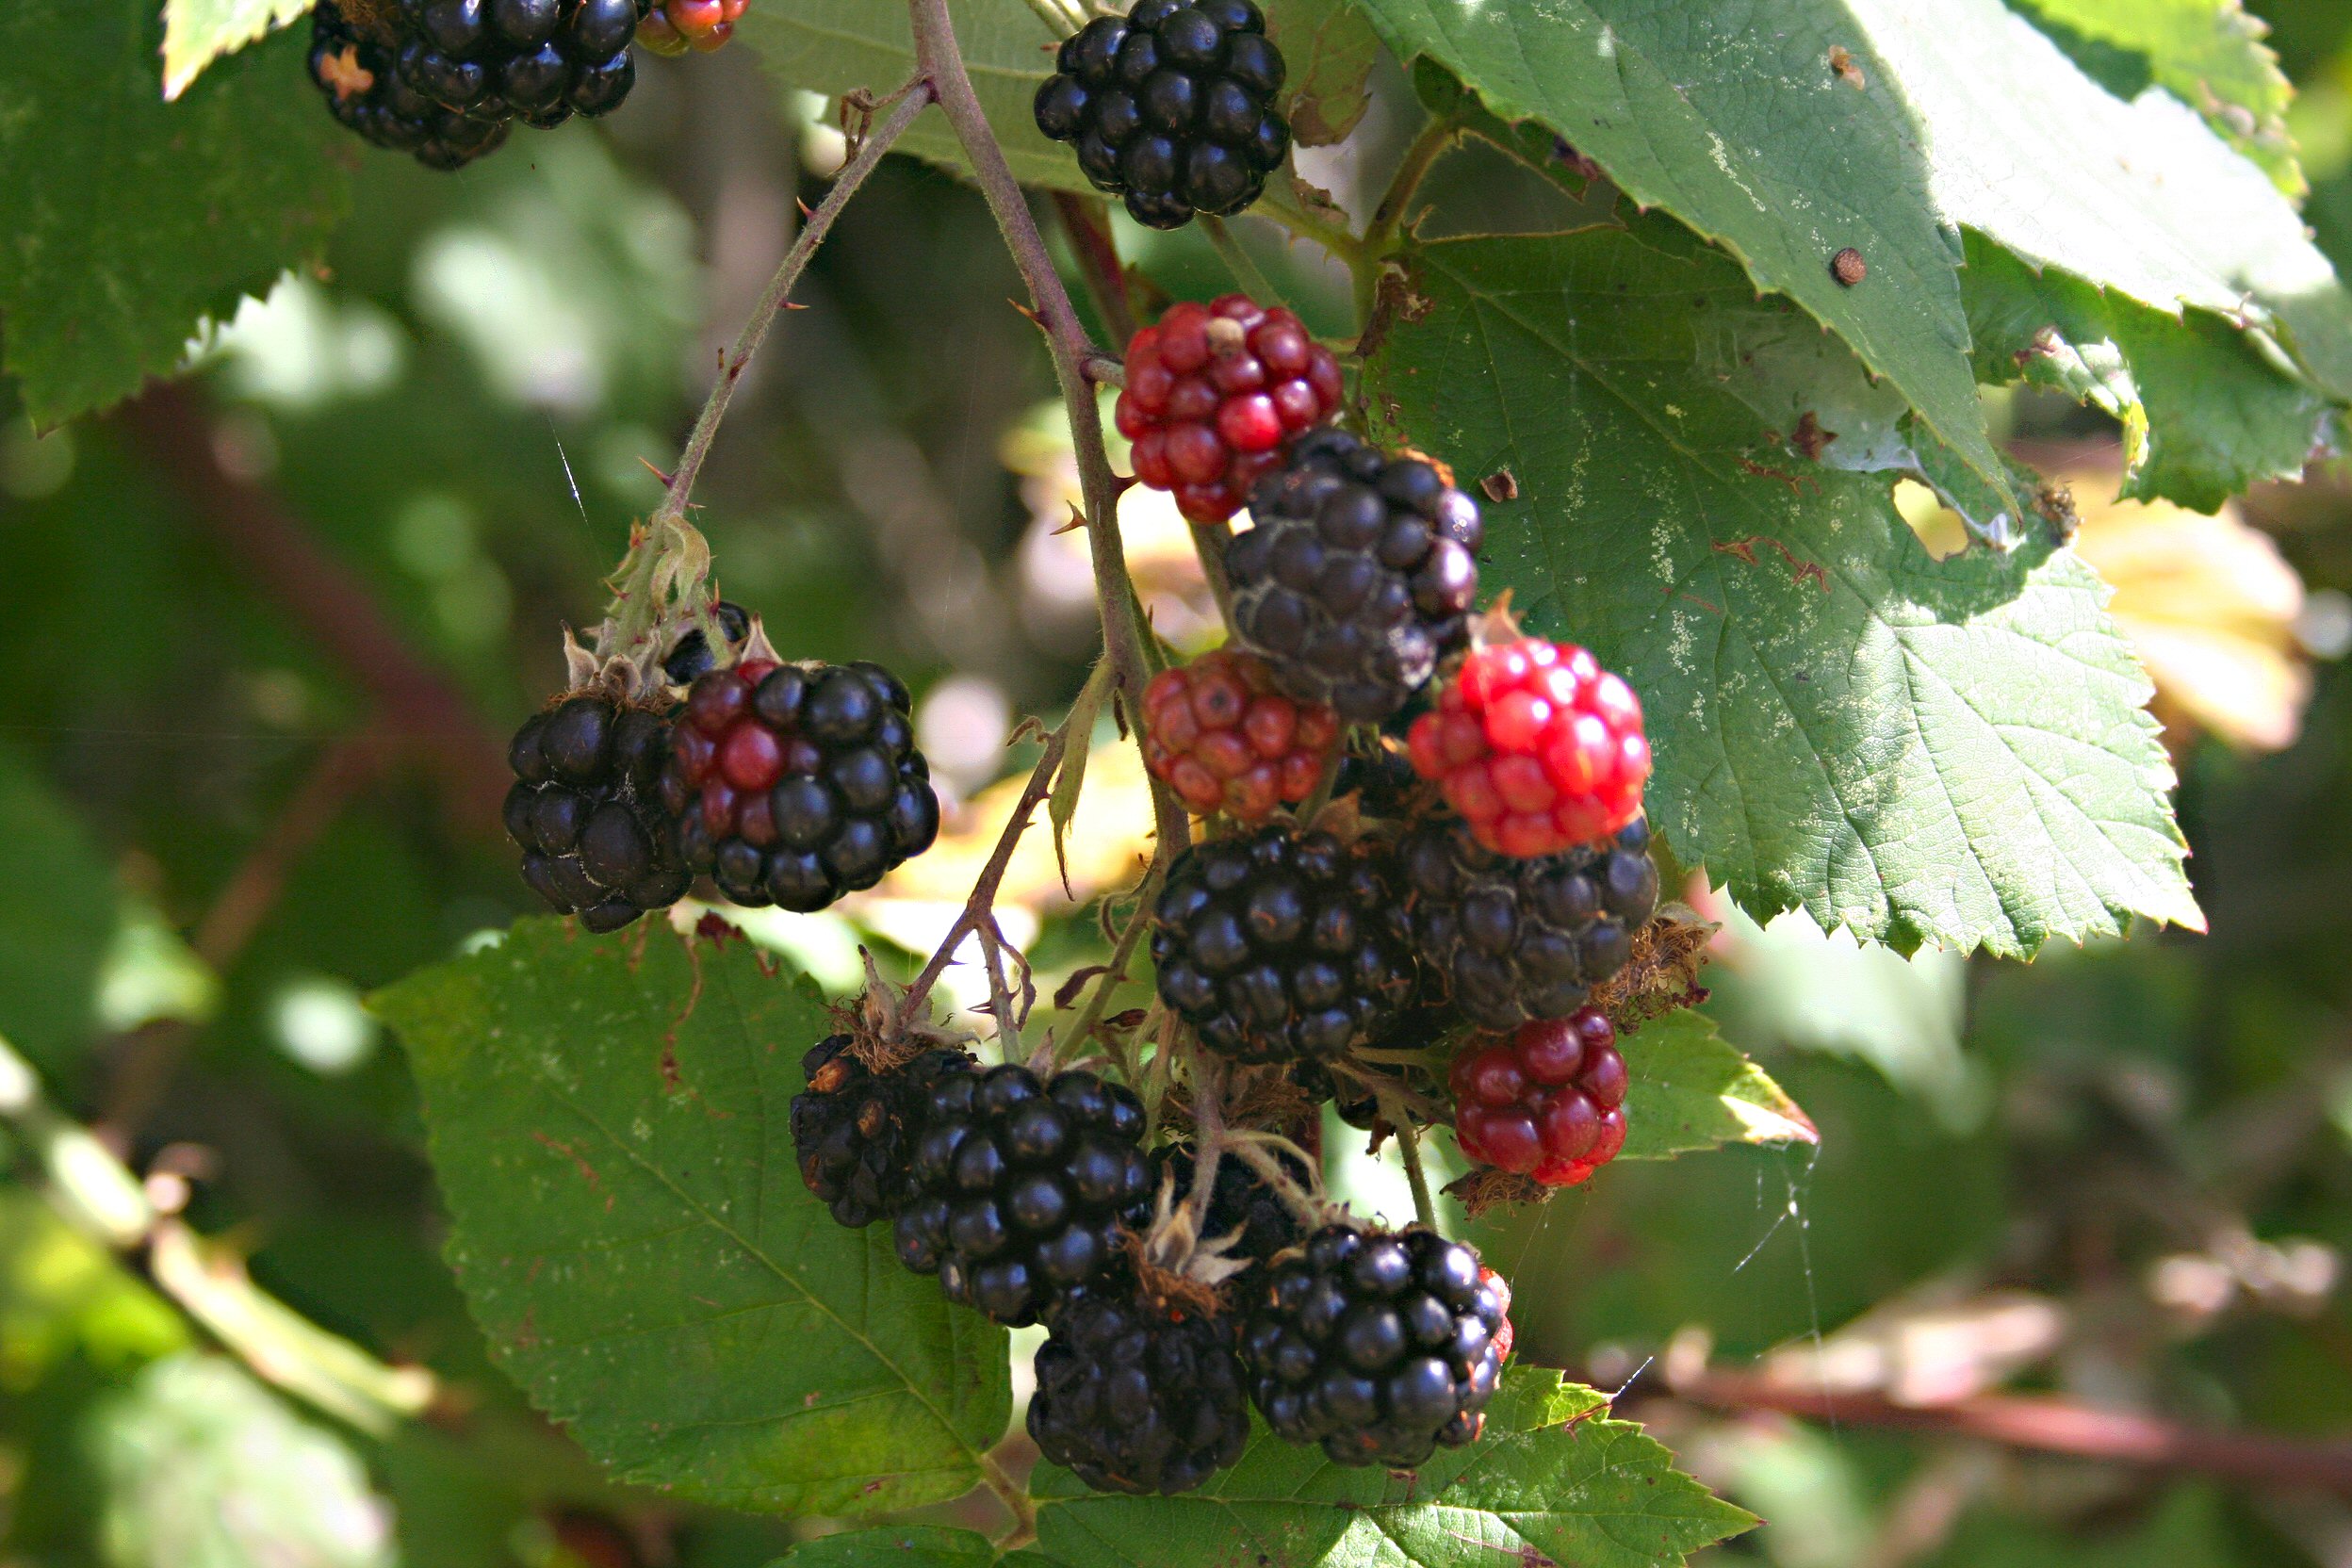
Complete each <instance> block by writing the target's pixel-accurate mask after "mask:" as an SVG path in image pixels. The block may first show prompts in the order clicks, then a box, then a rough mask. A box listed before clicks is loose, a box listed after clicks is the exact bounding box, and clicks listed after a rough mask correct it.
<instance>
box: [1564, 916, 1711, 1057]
mask: <svg viewBox="0 0 2352 1568" xmlns="http://www.w3.org/2000/svg"><path fill="white" fill-rule="evenodd" d="M1716 930H1717V927H1716V925H1715V924H1714V923H1711V922H1708V921H1703V920H1701V919H1700V918H1699V917H1698V915H1697V914H1696V913H1695V912H1694V911H1693V910H1691V908H1689V907H1686V906H1684V905H1680V904H1671V905H1668V906H1667V907H1665V908H1663V909H1661V910H1659V911H1658V915H1657V917H1656V918H1655V919H1653V920H1652V921H1651V922H1650V923H1648V924H1647V925H1644V926H1642V928H1641V929H1640V930H1638V931H1636V932H1634V933H1633V956H1632V957H1631V958H1629V959H1627V960H1626V961H1625V968H1623V969H1621V970H1619V971H1618V972H1616V973H1615V974H1613V975H1611V976H1609V978H1608V979H1607V980H1604V981H1602V982H1601V983H1600V984H1599V985H1597V986H1595V987H1593V992H1592V995H1591V997H1590V998H1589V1001H1590V1003H1591V1005H1593V1006H1595V1007H1598V1008H1599V1009H1600V1010H1601V1011H1602V1012H1604V1013H1606V1014H1608V1015H1609V1021H1610V1022H1611V1023H1613V1024H1615V1025H1616V1026H1617V1027H1618V1028H1620V1029H1623V1030H1625V1031H1627V1032H1630V1031H1632V1030H1633V1029H1635V1028H1638V1027H1639V1026H1641V1025H1642V1024H1644V1023H1647V1022H1648V1021H1650V1020H1652V1019H1656V1018H1663V1017H1665V1016H1666V1015H1667V1014H1668V1013H1674V1012H1680V1011H1681V1010H1682V1009H1683V1008H1685V1007H1695V1006H1697V1005H1699V1004H1700V1003H1702V1002H1705V1001H1706V1000H1707V988H1706V987H1705V986H1702V985H1700V984H1699V971H1700V970H1701V969H1703V968H1705V967H1706V965H1707V948H1708V944H1709V943H1710V942H1711V941H1713V939H1714V937H1715V932H1716Z"/></svg>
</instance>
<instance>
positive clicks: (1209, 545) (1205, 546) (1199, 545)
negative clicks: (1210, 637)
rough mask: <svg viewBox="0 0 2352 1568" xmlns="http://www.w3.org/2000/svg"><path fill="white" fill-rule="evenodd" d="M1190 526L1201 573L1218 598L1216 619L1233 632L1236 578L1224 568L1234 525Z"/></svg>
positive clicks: (1211, 594) (1205, 524)
mask: <svg viewBox="0 0 2352 1568" xmlns="http://www.w3.org/2000/svg"><path fill="white" fill-rule="evenodd" d="M1186 521H1187V522H1190V519H1189V518H1187V519H1186ZM1191 528H1192V552H1193V554H1195V555H1197V556H1199V557H1200V558H1201V576H1202V577H1203V578H1205V579H1207V580H1208V584H1209V594H1210V596H1211V597H1213V598H1215V599H1216V600H1217V618H1218V619H1219V620H1221V621H1223V622H1224V623H1225V629H1226V630H1227V631H1229V632H1230V631H1231V630H1232V629H1233V578H1232V577H1230V576H1229V575H1227V573H1226V571H1225V547H1226V546H1227V545H1228V544H1230V543H1232V541H1233V524H1232V523H1231V522H1223V523H1191Z"/></svg>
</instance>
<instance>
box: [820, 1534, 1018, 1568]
mask: <svg viewBox="0 0 2352 1568" xmlns="http://www.w3.org/2000/svg"><path fill="white" fill-rule="evenodd" d="M995 1560H996V1548H995V1547H994V1546H992V1545H990V1544H988V1537H987V1536H985V1535H976V1534H974V1533H973V1532H972V1531H971V1530H953V1529H947V1528H945V1527H941V1526H938V1525H890V1526H886V1527H883V1528H880V1529H872V1530H853V1531H849V1532H847V1533H844V1534H841V1535H827V1536H820V1537H819V1538H818V1539H816V1540H814V1541H809V1542H805V1543H803V1544H800V1545H798V1546H794V1547H793V1548H792V1550H791V1551H789V1552H786V1553H785V1554H784V1556H783V1558H782V1559H781V1560H779V1561H777V1562H776V1564H775V1565H774V1568H988V1565H989V1564H990V1563H992V1562H994V1561H995Z"/></svg>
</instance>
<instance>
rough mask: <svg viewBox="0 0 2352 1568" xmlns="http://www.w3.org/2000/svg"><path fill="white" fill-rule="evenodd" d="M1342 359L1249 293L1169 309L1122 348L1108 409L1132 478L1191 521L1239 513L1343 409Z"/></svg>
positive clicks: (1293, 318)
mask: <svg viewBox="0 0 2352 1568" xmlns="http://www.w3.org/2000/svg"><path fill="white" fill-rule="evenodd" d="M1340 394H1341V386H1340V377H1339V361H1338V360H1337V359H1336V358H1334V357H1333V356H1332V354H1331V350H1329V349H1326V348H1324V347H1323V346H1322V345H1321V344H1319V343H1317V342H1315V340H1314V339H1313V338H1311V337H1309V336H1308V335H1307V329H1306V328H1305V327H1304V326H1302V325H1301V324H1300V323H1299V318H1298V317H1296V316H1294V315H1292V314H1291V313H1290V312H1289V311H1287V310H1284V309H1282V307H1281V306H1279V305H1277V306H1275V307H1274V308H1272V309H1270V310H1267V309H1261V308H1260V307H1259V306H1258V305H1257V304H1255V303H1254V302H1251V301H1250V297H1249V296H1248V295H1245V294H1227V295H1224V296H1222V297H1220V298H1218V299H1217V300H1214V301H1211V302H1209V303H1208V304H1205V305H1203V304H1200V303H1198V302H1193V301H1190V300H1186V301H1184V302H1180V303H1177V304H1174V305H1170V306H1169V307H1168V314H1167V315H1165V316H1163V317H1161V318H1160V320H1159V323H1158V325H1156V326H1150V327H1146V328H1144V329H1143V330H1142V331H1141V332H1138V333H1137V334H1135V336H1134V337H1133V338H1131V339H1129V340H1128V344H1127V385H1126V389H1125V390H1124V391H1122V392H1120V393H1119V403H1118V406H1117V409H1116V410H1115V415H1116V417H1117V419H1118V421H1119V433H1120V434H1122V435H1124V436H1126V437H1127V439H1128V440H1130V441H1132V442H1134V443H1135V454H1134V462H1135V478H1136V479H1137V480H1139V481H1141V482H1143V483H1144V484H1145V485H1147V486H1149V487H1150V488H1152V489H1153V490H1167V491H1169V492H1171V493H1173V494H1174V496H1175V497H1176V505H1177V509H1178V510H1179V511H1181V512H1183V513H1184V515H1185V516H1187V517H1190V518H1191V519H1192V520H1193V521H1194V522H1196V523H1221V522H1223V521H1225V519H1227V518H1228V517H1231V516H1232V515H1233V514H1234V513H1235V512H1237V511H1239V510H1240V509H1241V506H1242V503H1243V501H1244V500H1246V499H1247V498H1248V497H1249V494H1250V485H1251V484H1253V483H1254V482H1256V481H1257V479H1258V478H1259V476H1260V475H1262V474H1266V473H1268V472H1270V471H1272V470H1273V469H1274V468H1276V467H1277V466H1280V465H1281V463H1282V447H1283V446H1284V444H1285V443H1287V442H1288V441H1289V440H1290V439H1291V438H1292V437H1294V436H1296V435H1298V434H1299V433H1300V432H1302V431H1307V430H1312V429H1313V428H1314V427H1315V426H1316V425H1319V424H1321V423H1322V422H1323V421H1324V420H1326V419H1328V418H1330V417H1331V416H1332V415H1333V414H1336V413H1337V412H1339V402H1340Z"/></svg>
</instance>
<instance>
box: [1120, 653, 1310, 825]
mask: <svg viewBox="0 0 2352 1568" xmlns="http://www.w3.org/2000/svg"><path fill="white" fill-rule="evenodd" d="M1338 744H1339V719H1338V716H1337V715H1336V714H1334V713H1333V712H1332V711H1331V710H1330V709H1328V708H1325V707H1323V706H1322V705H1321V704H1319V703H1311V702H1309V703H1302V702H1299V701H1296V700H1294V699H1292V698H1290V697H1286V696H1284V695H1282V694H1281V693H1280V692H1277V691H1276V690H1274V678H1273V676H1272V674H1271V673H1270V672H1269V671H1268V670H1267V669H1266V662H1265V661H1264V660H1262V659H1258V658H1255V657H1253V656H1251V655H1250V654H1246V653H1238V652H1234V651H1233V650H1231V649H1223V648H1220V649H1218V650H1217V651H1216V652H1213V653H1204V654H1202V655H1201V657H1200V658H1198V659H1196V660H1194V661H1193V662H1191V663H1189V664H1179V665H1177V666H1175V667H1173V668H1171V669H1166V670H1162V671H1161V672H1160V673H1159V674H1158V675H1156V676H1153V677H1152V683H1151V684H1150V685H1149V686H1146V687H1145V688H1144V689H1143V760H1144V765H1145V766H1146V767H1148V768H1150V769H1151V770H1152V776H1154V777H1156V778H1160V779H1163V780H1165V781H1167V783H1168V786H1169V787H1170V788H1171V789H1173V790H1174V791H1175V792H1176V795H1177V798H1178V799H1180V800H1182V801H1183V802H1184V808H1185V809H1187V810H1189V811H1191V812H1192V813H1193V814H1194V815H1195V816H1201V817H1205V816H1208V815H1210V814H1211V813H1213V812H1217V811H1222V812H1224V813H1225V814H1227V815H1228V816H1231V817H1233V819H1234V820H1235V821H1238V822H1245V823H1255V822H1263V821H1265V820H1266V814H1267V813H1268V812H1270V811H1272V810H1273V809H1274V808H1275V807H1276V806H1278V805H1295V804H1296V803H1298V802H1299V801H1302V800H1304V799H1306V798H1307V796H1309V795H1310V794H1313V793H1314V792H1315V784H1316V783H1317V782H1318V781H1319V780H1320V779H1321V778H1322V776H1323V769H1324V766H1325V764H1326V763H1328V762H1329V761H1330V760H1331V752H1332V750H1333V748H1335V747H1336V746H1337V745H1338Z"/></svg>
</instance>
